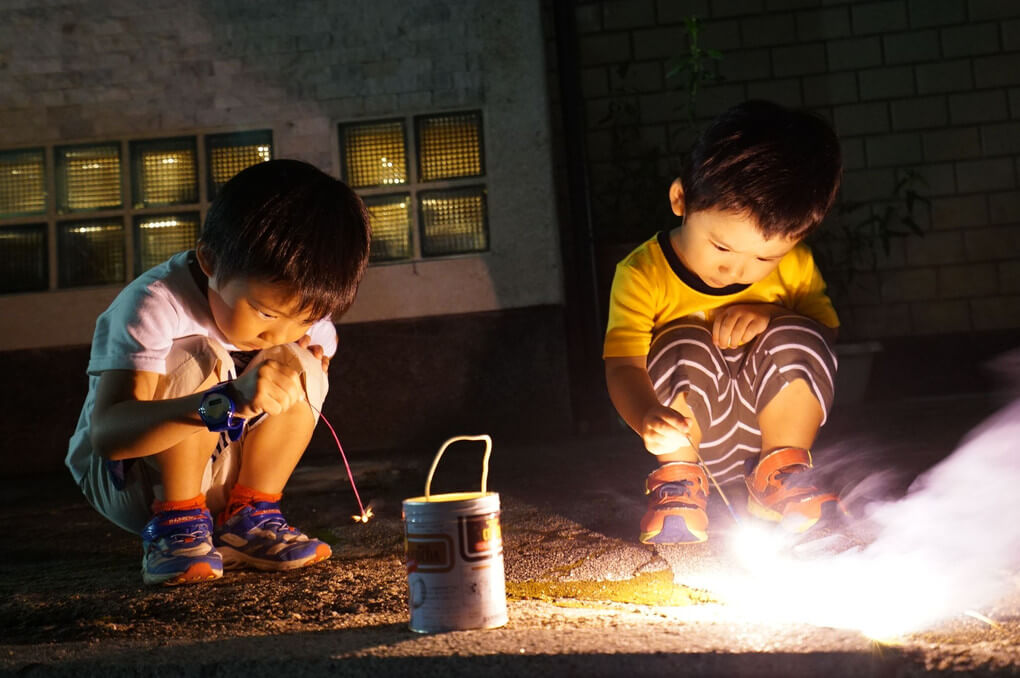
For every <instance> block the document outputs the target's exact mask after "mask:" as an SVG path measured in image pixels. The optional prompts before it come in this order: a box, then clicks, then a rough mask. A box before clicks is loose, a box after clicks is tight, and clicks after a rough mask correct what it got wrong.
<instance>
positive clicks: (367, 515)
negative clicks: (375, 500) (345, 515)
mask: <svg viewBox="0 0 1020 678" xmlns="http://www.w3.org/2000/svg"><path fill="white" fill-rule="evenodd" d="M374 515H375V514H374V513H372V507H371V506H369V507H368V508H366V509H365V510H364V511H362V512H361V515H357V516H351V518H354V522H356V523H367V522H368V521H369V520H370V519H371V518H372V516H374Z"/></svg>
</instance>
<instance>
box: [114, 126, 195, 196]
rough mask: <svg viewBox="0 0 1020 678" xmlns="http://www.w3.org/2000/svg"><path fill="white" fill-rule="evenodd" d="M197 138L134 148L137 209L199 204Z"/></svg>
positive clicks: (137, 144)
mask: <svg viewBox="0 0 1020 678" xmlns="http://www.w3.org/2000/svg"><path fill="white" fill-rule="evenodd" d="M197 163H198V158H197V153H196V151H195V138H194V137H184V138H180V139H154V140H151V141H136V142H133V143H132V144H131V174H132V177H133V179H134V181H133V182H132V188H133V193H132V195H133V198H134V206H135V207H162V206H165V205H182V204H187V203H195V202H198V165H197Z"/></svg>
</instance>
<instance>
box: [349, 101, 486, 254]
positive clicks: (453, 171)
mask: <svg viewBox="0 0 1020 678" xmlns="http://www.w3.org/2000/svg"><path fill="white" fill-rule="evenodd" d="M407 122H410V123H411V127H412V128H413V130H414V143H413V144H412V143H410V140H409V139H406V135H405V133H404V130H405V129H406V128H407V124H406V123H407ZM373 134H374V135H376V136H374V137H373V136H372V135H373ZM338 137H339V146H340V149H339V150H340V161H341V169H342V174H341V178H342V179H343V180H344V181H346V182H347V183H348V184H349V185H350V186H351V187H352V188H355V189H356V190H357V191H358V193H359V194H360V195H361V197H362V199H363V200H364V201H365V204H366V207H368V210H369V212H370V213H371V215H372V255H371V261H372V262H373V263H383V262H389V261H401V260H404V261H406V260H411V259H416V258H429V257H445V256H455V255H462V254H470V253H476V252H484V251H487V250H488V248H489V233H488V219H487V216H486V212H487V200H486V187H485V185H483V184H479V181H480V180H482V181H484V178H483V177H484V173H485V161H484V150H483V143H482V138H483V134H482V114H481V111H464V112H453V113H443V114H429V115H419V116H416V117H413V118H408V119H407V120H403V119H401V120H371V121H358V122H355V123H341V124H340V125H339V126H338ZM383 139H385V140H387V141H386V144H383V143H381V140H383ZM394 158H397V159H399V160H400V161H401V162H394V166H395V167H396V168H397V169H402V167H403V166H405V165H406V166H410V167H413V168H415V177H414V180H413V181H411V180H410V179H408V178H407V176H406V173H402V174H398V175H397V176H398V177H399V179H398V180H399V182H400V183H403V184H406V185H407V188H408V192H407V193H401V194H394V193H392V192H390V191H392V190H393V189H392V188H391V186H390V185H389V184H387V183H383V181H384V180H385V179H386V177H385V176H384V175H383V174H381V173H379V172H378V171H377V169H378V168H380V167H383V166H384V165H385V164H386V162H388V161H390V160H393V159H394ZM384 159H385V160H384ZM426 189H427V190H426ZM405 206H406V207H405ZM405 234H406V237H407V238H408V239H407V241H406V244H405V241H404V237H405Z"/></svg>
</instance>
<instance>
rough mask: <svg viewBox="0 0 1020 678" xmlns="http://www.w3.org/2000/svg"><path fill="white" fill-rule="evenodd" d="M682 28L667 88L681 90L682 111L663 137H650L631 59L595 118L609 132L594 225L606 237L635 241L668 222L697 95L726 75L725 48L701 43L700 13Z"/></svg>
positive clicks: (598, 174) (596, 177) (599, 166)
mask: <svg viewBox="0 0 1020 678" xmlns="http://www.w3.org/2000/svg"><path fill="white" fill-rule="evenodd" d="M683 30H684V34H685V37H686V39H685V42H684V46H683V49H682V50H681V52H680V54H678V55H677V56H676V57H674V58H673V59H670V60H669V61H668V62H667V63H666V74H665V80H666V91H667V92H680V93H681V94H682V100H681V102H680V104H679V105H678V106H676V107H675V108H676V109H677V110H679V112H680V115H679V116H678V119H677V120H676V121H675V122H674V123H673V124H670V125H668V126H667V128H668V130H669V133H668V136H667V137H666V138H665V139H664V140H660V139H654V138H653V139H649V138H648V136H646V131H647V130H648V129H649V127H648V126H643V124H642V123H643V122H644V121H643V120H642V118H641V109H640V104H639V98H640V96H641V93H640V92H639V91H638V89H637V88H636V87H634V86H633V85H632V84H631V77H630V76H631V64H629V63H625V64H620V65H619V66H618V67H617V68H616V70H615V77H614V81H615V82H616V83H617V84H616V85H615V86H614V88H613V90H612V93H611V96H610V98H609V101H608V105H607V109H606V113H605V115H603V116H602V117H601V118H600V119H599V120H598V121H597V122H596V123H595V129H597V130H604V131H606V132H608V144H607V146H608V154H607V155H608V158H607V161H606V162H604V163H596V168H595V172H593V187H594V202H595V207H596V210H595V226H596V230H597V233H598V234H599V238H600V239H601V240H603V241H607V242H613V243H633V242H635V241H639V240H643V239H644V238H647V237H649V236H650V235H651V234H652V233H655V232H656V231H658V230H660V229H662V228H663V227H664V226H665V225H666V224H668V223H669V221H668V219H669V216H670V215H671V212H670V211H669V206H668V202H667V200H666V192H667V190H668V188H669V184H670V182H672V181H673V179H674V178H675V177H676V176H677V174H678V173H679V166H678V164H679V163H678V160H677V159H678V158H679V157H680V156H682V155H684V154H685V153H686V151H687V143H688V142H689V141H690V139H691V138H692V137H693V135H692V132H693V131H694V130H695V128H696V116H697V100H698V96H699V94H700V91H701V88H702V86H703V85H705V84H709V83H713V82H718V81H719V80H721V79H722V78H721V76H720V75H718V73H716V71H715V65H714V64H715V63H716V62H718V61H720V60H721V59H722V58H723V57H722V53H721V52H719V51H718V50H714V49H705V48H703V47H702V46H701V43H700V36H701V24H700V23H699V20H698V18H697V17H696V16H690V17H686V18H685V19H684V22H683ZM663 141H665V143H663Z"/></svg>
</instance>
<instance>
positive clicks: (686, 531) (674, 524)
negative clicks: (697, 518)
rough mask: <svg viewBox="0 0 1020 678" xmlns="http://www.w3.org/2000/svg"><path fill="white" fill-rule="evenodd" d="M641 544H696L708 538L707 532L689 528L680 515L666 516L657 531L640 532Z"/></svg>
mask: <svg viewBox="0 0 1020 678" xmlns="http://www.w3.org/2000/svg"><path fill="white" fill-rule="evenodd" d="M639 539H640V541H641V543H642V544H698V543H700V542H703V541H705V540H707V539H708V533H707V532H703V531H701V530H691V529H690V528H689V527H688V526H687V522H686V521H685V520H684V519H683V518H681V517H680V516H666V517H665V518H664V519H663V521H662V529H661V530H659V531H658V532H642V533H641V536H640V538H639Z"/></svg>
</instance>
